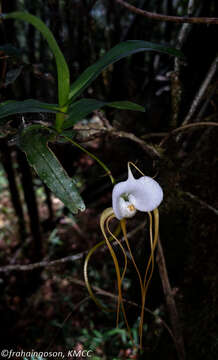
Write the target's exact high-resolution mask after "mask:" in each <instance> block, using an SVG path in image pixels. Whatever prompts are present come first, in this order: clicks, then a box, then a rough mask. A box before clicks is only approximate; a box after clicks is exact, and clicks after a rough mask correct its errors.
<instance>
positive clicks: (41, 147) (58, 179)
mask: <svg viewBox="0 0 218 360" xmlns="http://www.w3.org/2000/svg"><path fill="white" fill-rule="evenodd" d="M49 136H50V132H49V131H48V130H47V129H45V128H43V127H42V126H40V125H32V126H29V127H28V128H26V129H24V130H23V132H22V134H21V135H20V139H19V145H20V148H21V149H22V150H23V151H24V152H25V153H26V156H27V159H28V161H29V163H30V165H31V166H32V167H33V168H34V169H35V171H36V172H37V174H38V175H39V177H40V179H42V181H43V182H45V183H46V185H47V186H48V187H49V189H50V190H51V191H52V192H53V193H54V194H55V195H56V196H57V197H58V198H59V199H60V200H61V201H62V202H63V203H64V205H65V206H66V207H67V208H68V209H69V210H70V211H71V212H72V213H74V214H76V213H77V212H78V210H81V211H84V210H85V204H84V202H83V199H82V198H81V196H80V194H79V192H78V190H77V188H76V186H75V185H74V183H73V181H72V179H71V178H70V177H69V176H68V175H67V173H66V171H65V170H64V168H63V167H62V166H61V164H60V163H59V161H58V159H57V158H56V156H55V155H54V153H53V152H52V151H51V149H50V148H49V147H48V145H47V143H48V139H49Z"/></svg>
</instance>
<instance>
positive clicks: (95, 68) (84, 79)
mask: <svg viewBox="0 0 218 360" xmlns="http://www.w3.org/2000/svg"><path fill="white" fill-rule="evenodd" d="M145 50H148V51H151V50H153V51H158V52H162V53H165V54H168V55H173V56H178V57H184V56H183V54H182V53H181V52H180V51H179V50H177V49H174V48H171V47H169V46H166V45H160V44H154V43H150V42H147V41H142V40H128V41H124V42H121V43H119V44H118V45H116V46H114V47H113V48H112V49H110V50H109V51H108V52H107V53H106V54H105V55H104V56H102V57H101V58H100V59H99V60H98V61H97V62H96V63H95V64H93V65H91V66H89V67H88V68H87V69H86V70H85V71H84V72H83V73H82V74H81V75H80V76H79V77H78V78H77V80H76V81H74V83H73V84H72V85H71V90H70V94H69V101H72V100H74V99H76V98H77V97H78V96H79V95H80V94H81V93H82V92H83V91H84V90H85V89H86V88H87V87H88V86H89V85H90V84H91V82H92V81H93V80H95V79H96V78H97V76H98V75H99V74H100V73H101V72H102V71H103V70H104V69H105V68H106V67H107V66H108V65H110V64H113V63H115V62H116V61H118V60H120V59H122V58H124V57H126V56H129V55H132V54H134V53H137V52H140V51H145Z"/></svg>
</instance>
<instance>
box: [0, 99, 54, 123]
mask: <svg viewBox="0 0 218 360" xmlns="http://www.w3.org/2000/svg"><path fill="white" fill-rule="evenodd" d="M59 111H60V110H59V108H58V105H57V104H48V103H44V102H41V101H38V100H33V99H29V100H24V101H13V100H9V101H5V102H3V103H1V104H0V119H3V118H6V117H7V116H11V115H14V114H19V113H33V112H53V113H56V112H59ZM5 122H6V121H2V123H3V124H4V123H5Z"/></svg>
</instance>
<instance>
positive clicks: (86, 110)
mask: <svg viewBox="0 0 218 360" xmlns="http://www.w3.org/2000/svg"><path fill="white" fill-rule="evenodd" d="M104 106H108V107H112V108H116V109H122V110H134V111H142V112H144V111H145V109H144V107H143V106H141V105H138V104H135V103H133V102H131V101H112V102H106V101H101V100H96V99H86V98H83V99H80V100H78V101H75V102H74V103H72V104H71V105H70V106H69V110H68V117H67V118H66V119H65V121H64V124H63V129H68V128H70V127H72V126H73V125H75V124H76V123H77V122H78V121H80V120H82V119H84V118H85V117H86V116H87V115H89V114H90V113H91V112H93V111H95V110H99V109H101V108H102V107H104Z"/></svg>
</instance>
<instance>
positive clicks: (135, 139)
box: [74, 126, 161, 158]
mask: <svg viewBox="0 0 218 360" xmlns="http://www.w3.org/2000/svg"><path fill="white" fill-rule="evenodd" d="M74 130H75V131H78V132H80V131H87V132H90V134H89V135H88V136H87V139H85V140H84V138H83V142H85V141H90V140H91V139H93V138H95V137H99V136H100V135H101V134H109V135H110V136H114V137H117V138H122V139H129V140H131V141H133V142H135V143H137V144H138V145H139V146H140V147H141V148H142V149H143V150H144V151H145V152H146V153H147V154H148V155H149V156H151V157H152V158H161V153H160V152H159V151H158V150H157V149H155V147H154V146H152V145H150V144H147V143H146V142H145V141H144V140H142V139H140V138H139V137H137V136H136V135H134V134H133V133H129V132H126V131H120V130H116V129H115V128H113V127H112V126H110V127H109V128H108V127H101V128H94V127H82V128H75V129H74ZM91 131H96V132H95V133H92V132H91Z"/></svg>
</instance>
